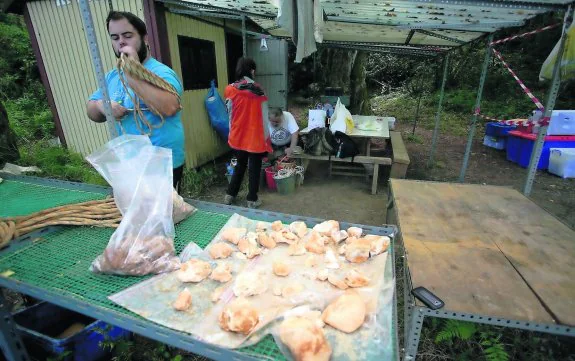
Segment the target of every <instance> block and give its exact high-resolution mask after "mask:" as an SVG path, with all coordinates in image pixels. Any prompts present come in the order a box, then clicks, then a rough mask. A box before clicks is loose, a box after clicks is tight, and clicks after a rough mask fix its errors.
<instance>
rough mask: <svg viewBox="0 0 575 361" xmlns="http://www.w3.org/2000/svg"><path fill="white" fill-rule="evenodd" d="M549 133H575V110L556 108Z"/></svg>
mask: <svg viewBox="0 0 575 361" xmlns="http://www.w3.org/2000/svg"><path fill="white" fill-rule="evenodd" d="M547 135H575V110H554V111H553V113H552V114H551V119H550V122H549V127H548V128H547Z"/></svg>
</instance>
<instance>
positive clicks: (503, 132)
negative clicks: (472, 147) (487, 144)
mask: <svg viewBox="0 0 575 361" xmlns="http://www.w3.org/2000/svg"><path fill="white" fill-rule="evenodd" d="M515 128H517V126H516V125H505V124H501V123H496V122H491V123H487V124H486V125H485V135H490V136H492V137H506V136H507V133H509V132H510V131H511V130H514V129H515Z"/></svg>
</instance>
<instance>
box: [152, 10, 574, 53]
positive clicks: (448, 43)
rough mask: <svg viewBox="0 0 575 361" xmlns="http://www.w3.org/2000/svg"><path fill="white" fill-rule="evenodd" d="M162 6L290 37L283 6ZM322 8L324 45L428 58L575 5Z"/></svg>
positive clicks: (273, 34) (276, 35)
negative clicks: (238, 18)
mask: <svg viewBox="0 0 575 361" xmlns="http://www.w3.org/2000/svg"><path fill="white" fill-rule="evenodd" d="M160 1H163V2H166V3H169V4H170V6H183V7H186V8H193V9H197V10H198V11H201V13H202V14H205V15H210V14H211V16H218V14H219V15H224V14H228V15H245V16H247V17H248V18H249V19H251V20H252V21H253V22H255V23H256V24H257V25H259V26H260V27H261V28H262V29H263V31H265V32H267V33H268V34H270V35H272V36H275V37H284V38H285V37H289V33H288V31H287V30H286V29H283V28H281V27H279V26H278V25H277V22H276V17H277V15H278V6H279V1H280V0H210V1H209V2H207V1H205V0H160ZM310 1H312V0H310ZM320 3H321V7H322V10H323V14H324V19H325V20H326V21H325V24H324V29H323V38H324V43H325V45H329V46H332V45H334V46H343V47H350V48H352V47H353V48H360V49H361V48H364V49H366V50H377V49H380V50H386V49H387V50H389V51H390V52H399V53H401V52H403V53H406V54H410V53H413V54H415V55H417V54H422V55H427V53H431V54H433V53H441V52H444V51H445V50H448V49H449V48H451V47H455V46H460V45H463V44H466V43H469V42H470V41H473V40H475V39H478V38H480V37H482V36H483V35H485V34H486V33H492V32H495V31H497V30H499V29H502V28H507V27H514V26H522V25H524V24H525V22H526V21H527V20H529V19H530V18H532V17H534V16H536V15H538V14H541V13H544V12H547V11H551V10H555V9H564V8H566V7H567V5H569V4H570V3H573V0H522V1H515V0H475V1H471V0H409V1H398V0H395V1H385V0H383V1H381V0H320ZM422 50H423V51H422Z"/></svg>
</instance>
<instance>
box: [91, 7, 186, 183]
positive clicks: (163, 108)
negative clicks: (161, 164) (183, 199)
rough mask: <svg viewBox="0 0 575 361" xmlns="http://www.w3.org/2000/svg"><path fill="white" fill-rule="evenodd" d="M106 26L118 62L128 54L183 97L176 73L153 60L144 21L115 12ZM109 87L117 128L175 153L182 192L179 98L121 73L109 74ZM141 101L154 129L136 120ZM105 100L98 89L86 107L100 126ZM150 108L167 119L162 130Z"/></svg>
mask: <svg viewBox="0 0 575 361" xmlns="http://www.w3.org/2000/svg"><path fill="white" fill-rule="evenodd" d="M106 26H107V27H108V33H109V34H110V39H111V40H112V47H113V49H114V53H115V54H116V57H117V58H119V57H120V54H121V53H124V54H125V55H126V56H128V57H129V58H131V59H134V60H137V61H139V62H140V63H142V64H143V65H144V67H145V68H146V69H148V70H149V71H151V72H152V73H154V74H156V75H158V76H159V77H160V78H163V79H164V80H166V81H167V82H168V83H170V84H171V85H172V86H173V87H174V89H175V90H176V91H177V92H178V94H179V95H180V96H181V95H182V91H183V90H182V84H181V82H180V80H179V79H178V77H177V75H176V73H175V72H174V71H173V70H172V69H170V68H169V67H168V66H166V65H164V64H162V63H160V62H159V61H157V60H156V59H154V58H152V57H151V56H150V54H149V49H148V44H147V40H148V36H147V31H146V24H145V23H144V22H143V21H142V20H141V19H140V18H138V17H137V16H136V15H134V14H132V13H129V12H123V11H111V12H110V13H109V15H108V18H107V19H106ZM120 77H122V78H123V80H124V83H125V84H126V86H127V89H126V88H125V87H124V86H123V85H122V80H121V79H120ZM106 85H107V88H108V94H109V95H110V101H111V106H112V116H113V117H114V118H116V120H118V121H119V122H121V126H120V124H119V122H118V123H117V124H116V128H117V129H118V133H119V134H123V133H122V132H124V131H125V133H128V134H136V135H139V134H143V133H150V132H151V134H150V140H151V142H152V144H153V145H155V146H159V147H164V148H169V149H171V150H172V161H173V168H174V188H176V190H178V189H179V185H180V180H181V178H182V172H183V168H184V129H183V126H182V119H181V111H180V102H179V99H178V97H176V96H175V95H174V94H172V93H170V92H168V91H166V90H163V89H160V88H158V87H156V86H154V85H152V84H150V83H148V82H145V81H143V80H139V79H134V78H131V77H130V76H129V75H127V74H123V73H119V72H118V70H117V69H114V70H112V71H110V72H109V73H108V74H106ZM136 93H137V94H138V95H139V96H137V95H136ZM137 98H138V99H139V104H140V109H141V110H142V112H143V114H144V117H145V118H146V119H147V121H148V123H149V124H151V125H152V129H148V127H147V126H146V123H145V122H143V121H142V119H140V117H138V116H136V117H135V116H134V103H133V101H132V99H134V100H136V99H137ZM102 99H103V95H102V90H101V89H98V90H97V91H96V92H94V94H92V95H91V96H90V99H89V100H88V104H87V107H86V108H87V109H86V111H87V113H88V117H89V118H90V119H92V120H93V121H95V122H99V123H100V122H105V121H106V116H105V113H104V104H103V101H102ZM149 106H150V107H152V108H153V109H156V110H157V111H158V112H160V113H161V114H162V116H163V117H164V121H165V122H164V124H163V125H162V126H161V127H159V128H156V127H158V126H160V124H161V118H160V117H159V116H158V115H156V114H154V113H152V112H151V111H150V107H149ZM136 121H137V123H136Z"/></svg>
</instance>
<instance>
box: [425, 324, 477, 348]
mask: <svg viewBox="0 0 575 361" xmlns="http://www.w3.org/2000/svg"><path fill="white" fill-rule="evenodd" d="M476 331H477V328H476V326H475V324H474V323H471V322H462V321H456V320H447V321H446V322H445V324H444V326H443V329H442V330H441V331H440V332H439V333H438V334H437V336H436V337H435V343H440V342H446V341H453V340H454V339H460V340H464V341H467V340H469V339H470V338H471V337H473V335H474V334H475V332H476Z"/></svg>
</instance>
